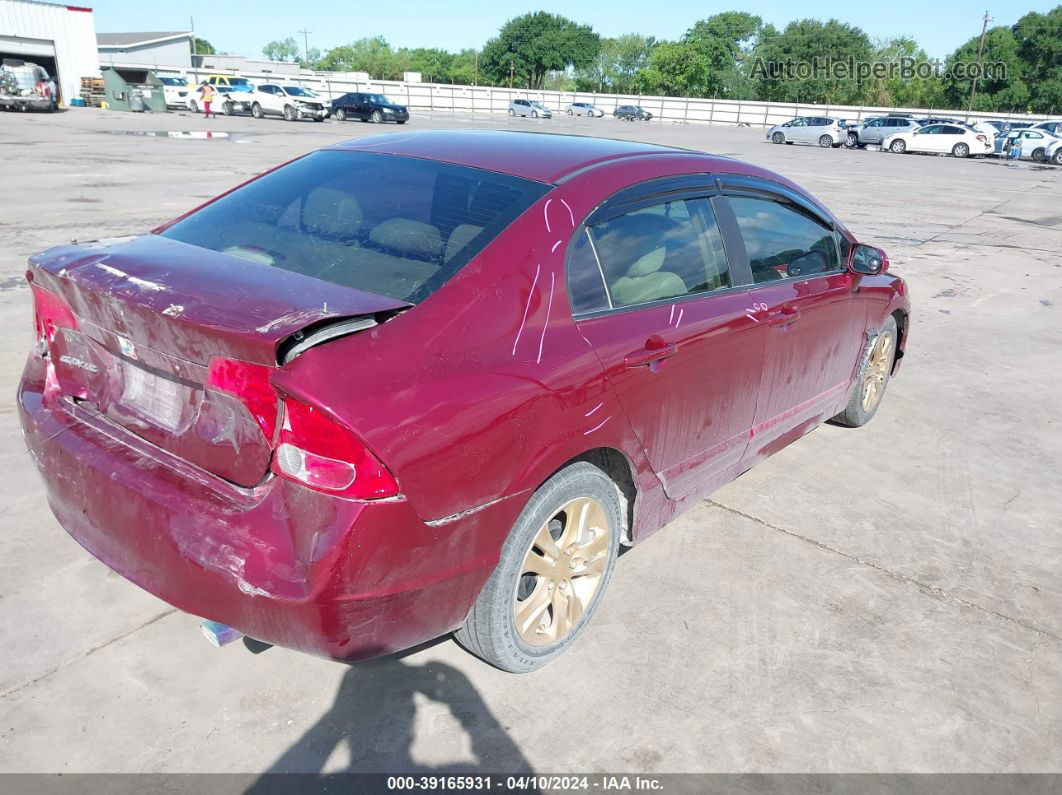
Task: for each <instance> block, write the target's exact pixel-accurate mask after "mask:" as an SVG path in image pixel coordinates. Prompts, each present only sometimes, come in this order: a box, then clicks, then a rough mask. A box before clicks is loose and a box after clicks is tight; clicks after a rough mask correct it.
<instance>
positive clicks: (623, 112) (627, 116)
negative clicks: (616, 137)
mask: <svg viewBox="0 0 1062 795" xmlns="http://www.w3.org/2000/svg"><path fill="white" fill-rule="evenodd" d="M612 115H613V116H615V117H616V118H617V119H623V120H625V121H649V119H651V118H653V114H652V113H650V112H649V111H647V110H644V109H643V108H641V107H639V106H638V105H620V106H619V107H618V108H616V109H615V110H614V111H612Z"/></svg>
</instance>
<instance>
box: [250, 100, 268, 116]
mask: <svg viewBox="0 0 1062 795" xmlns="http://www.w3.org/2000/svg"><path fill="white" fill-rule="evenodd" d="M251 115H252V116H253V117H254V118H256V119H262V118H265V114H264V113H263V112H262V106H261V105H259V104H258V103H257V102H256V103H254V104H253V105H251Z"/></svg>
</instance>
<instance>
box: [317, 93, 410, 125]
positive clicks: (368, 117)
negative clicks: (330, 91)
mask: <svg viewBox="0 0 1062 795" xmlns="http://www.w3.org/2000/svg"><path fill="white" fill-rule="evenodd" d="M332 115H333V116H335V117H336V121H346V120H347V119H360V120H361V121H371V122H372V123H373V124H382V123H383V122H385V121H393V122H395V123H396V124H405V123H406V122H407V121H409V109H408V108H407V107H406V106H405V105H399V104H398V103H397V102H392V101H391V100H389V99H388V98H387V97H385V96H384V95H383V94H368V93H364V92H361V91H354V92H351V93H350V94H344V95H343V96H341V97H339V98H338V99H333V100H332Z"/></svg>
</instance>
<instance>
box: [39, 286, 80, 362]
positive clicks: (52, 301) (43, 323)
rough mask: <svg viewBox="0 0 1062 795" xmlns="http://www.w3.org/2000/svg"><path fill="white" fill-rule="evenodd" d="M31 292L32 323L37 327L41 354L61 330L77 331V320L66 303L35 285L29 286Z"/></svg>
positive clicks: (49, 291)
mask: <svg viewBox="0 0 1062 795" xmlns="http://www.w3.org/2000/svg"><path fill="white" fill-rule="evenodd" d="M30 290H32V292H33V308H34V322H35V324H36V327H37V340H38V343H39V344H40V345H41V347H42V350H41V351H40V352H41V353H42V354H43V353H45V352H46V350H44V349H46V348H47V345H48V344H49V343H51V342H54V341H55V335H56V333H57V332H58V330H59V329H61V328H67V329H71V330H73V331H77V330H78V324H77V318H76V317H74V313H73V312H71V311H70V307H69V306H67V305H66V301H64V300H63V299H62V298H60V297H59V296H58V295H56V294H55V293H53V292H52V291H51V290H45V289H44V288H43V287H39V286H38V285H36V284H31V285H30Z"/></svg>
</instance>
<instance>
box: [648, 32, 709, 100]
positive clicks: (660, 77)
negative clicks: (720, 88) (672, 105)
mask: <svg viewBox="0 0 1062 795" xmlns="http://www.w3.org/2000/svg"><path fill="white" fill-rule="evenodd" d="M707 81H708V59H707V58H706V57H705V56H704V54H703V53H702V52H701V51H700V50H698V49H697V48H696V47H694V46H693V45H692V44H687V43H685V42H681V41H667V42H663V43H661V44H658V45H657V46H656V47H654V48H653V51H652V53H651V54H650V55H649V65H648V66H646V68H645V69H643V70H642V71H641V72H640V73H639V74H638V88H639V90H640V91H641V92H642V93H644V94H660V95H663V96H668V97H676V96H677V97H682V96H696V95H698V94H703V93H704V88H705V85H706V84H707Z"/></svg>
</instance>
